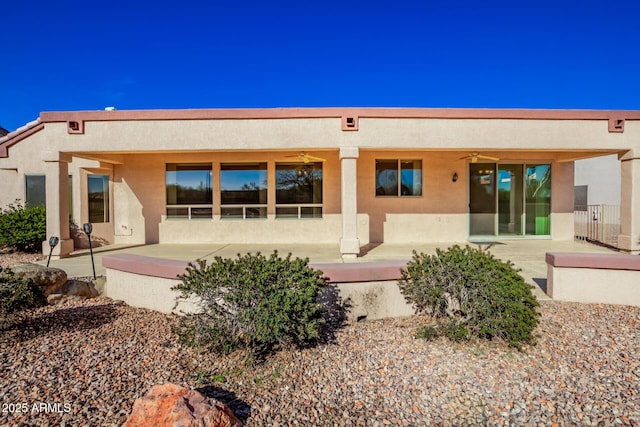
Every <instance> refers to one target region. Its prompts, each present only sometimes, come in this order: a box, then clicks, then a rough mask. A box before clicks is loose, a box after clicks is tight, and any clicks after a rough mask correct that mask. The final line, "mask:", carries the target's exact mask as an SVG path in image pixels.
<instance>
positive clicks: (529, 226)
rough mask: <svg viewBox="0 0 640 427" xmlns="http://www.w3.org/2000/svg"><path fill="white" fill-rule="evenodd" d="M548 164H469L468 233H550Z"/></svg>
mask: <svg viewBox="0 0 640 427" xmlns="http://www.w3.org/2000/svg"><path fill="white" fill-rule="evenodd" d="M550 216H551V165H549V164H496V163H470V164H469V235H471V236H548V235H549V234H551V221H550Z"/></svg>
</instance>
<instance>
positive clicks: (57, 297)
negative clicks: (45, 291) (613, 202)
mask: <svg viewBox="0 0 640 427" xmlns="http://www.w3.org/2000/svg"><path fill="white" fill-rule="evenodd" d="M84 299H87V298H86V297H81V296H77V295H64V294H50V295H48V296H47V303H48V304H49V305H57V304H65V303H68V302H77V301H82V300H84Z"/></svg>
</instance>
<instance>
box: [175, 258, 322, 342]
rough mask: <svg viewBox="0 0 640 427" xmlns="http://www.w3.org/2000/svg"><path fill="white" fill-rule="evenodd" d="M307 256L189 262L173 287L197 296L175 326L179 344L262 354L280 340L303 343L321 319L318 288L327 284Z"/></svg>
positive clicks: (315, 335)
mask: <svg viewBox="0 0 640 427" xmlns="http://www.w3.org/2000/svg"><path fill="white" fill-rule="evenodd" d="M321 274H322V273H321V272H320V271H317V270H314V269H312V268H311V267H309V265H308V259H300V258H295V259H292V258H291V254H289V255H288V256H287V257H286V258H280V257H279V256H278V253H277V252H273V254H271V255H270V256H269V258H267V257H265V256H263V255H261V254H260V253H257V254H255V255H252V254H246V255H244V256H240V255H238V257H237V258H235V259H229V258H226V259H225V258H221V257H216V258H215V259H214V261H213V262H212V263H211V264H207V263H206V262H205V261H204V260H198V261H197V262H196V263H190V264H189V266H188V267H187V272H186V274H184V275H182V276H180V279H181V281H182V282H181V283H180V284H178V285H176V286H175V287H174V288H173V289H174V290H177V291H179V292H180V297H179V298H194V297H195V300H197V301H199V302H198V305H199V309H200V311H199V312H198V313H194V314H186V315H185V316H184V317H183V318H182V319H181V321H180V323H179V325H178V327H177V328H176V330H175V331H176V333H177V334H178V336H179V338H180V341H181V342H182V343H184V344H187V345H191V346H197V347H201V348H202V347H205V348H208V349H210V350H212V351H215V352H221V353H227V352H230V351H232V350H235V349H238V348H245V349H250V350H251V351H252V352H253V353H254V354H266V353H268V352H270V351H272V350H274V349H275V348H276V347H278V346H281V345H288V344H295V345H299V346H304V345H307V344H309V343H311V342H312V341H313V340H315V339H317V338H319V335H320V330H321V327H322V325H323V323H324V318H323V312H324V309H323V306H322V304H320V303H319V302H318V295H319V293H320V292H321V291H322V290H324V289H325V288H326V286H327V284H326V281H325V279H323V278H322V277H321Z"/></svg>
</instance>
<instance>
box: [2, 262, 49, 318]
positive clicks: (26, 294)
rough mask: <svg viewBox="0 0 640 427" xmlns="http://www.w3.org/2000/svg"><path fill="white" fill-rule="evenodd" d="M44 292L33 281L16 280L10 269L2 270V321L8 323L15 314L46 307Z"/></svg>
mask: <svg viewBox="0 0 640 427" xmlns="http://www.w3.org/2000/svg"><path fill="white" fill-rule="evenodd" d="M46 303H47V299H46V298H45V296H44V294H43V293H42V290H41V289H40V288H39V287H38V285H36V284H35V283H34V282H33V280H24V279H19V278H16V277H15V275H14V273H13V271H11V269H10V268H7V269H4V270H2V269H1V268H0V320H1V321H2V322H3V323H4V322H8V321H9V319H10V318H11V316H13V315H14V314H17V313H20V312H24V311H27V310H30V309H33V308H37V307H41V306H43V305H46Z"/></svg>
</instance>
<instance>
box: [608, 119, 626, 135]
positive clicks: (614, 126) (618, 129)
mask: <svg viewBox="0 0 640 427" xmlns="http://www.w3.org/2000/svg"><path fill="white" fill-rule="evenodd" d="M609 132H610V133H622V132H624V119H616V118H613V119H609Z"/></svg>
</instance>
